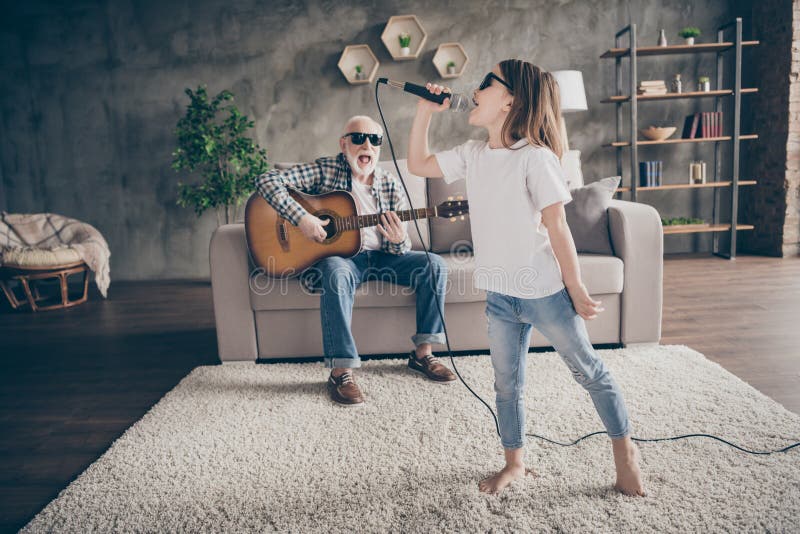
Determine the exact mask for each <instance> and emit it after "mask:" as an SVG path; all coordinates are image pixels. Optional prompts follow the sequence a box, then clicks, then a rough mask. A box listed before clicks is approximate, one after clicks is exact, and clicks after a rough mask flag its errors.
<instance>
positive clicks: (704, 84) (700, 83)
mask: <svg viewBox="0 0 800 534" xmlns="http://www.w3.org/2000/svg"><path fill="white" fill-rule="evenodd" d="M697 89H698V91H711V80H710V79H709V77H708V76H700V77H699V78H697Z"/></svg>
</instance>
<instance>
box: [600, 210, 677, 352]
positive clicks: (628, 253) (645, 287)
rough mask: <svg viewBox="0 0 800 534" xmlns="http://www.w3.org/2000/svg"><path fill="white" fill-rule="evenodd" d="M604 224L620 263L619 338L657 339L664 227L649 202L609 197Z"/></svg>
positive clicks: (622, 339)
mask: <svg viewBox="0 0 800 534" xmlns="http://www.w3.org/2000/svg"><path fill="white" fill-rule="evenodd" d="M608 224H609V232H610V234H611V245H612V246H613V248H614V255H615V256H617V257H618V258H620V259H621V260H622V262H623V264H624V268H623V269H624V270H623V272H624V280H623V286H622V320H621V321H620V341H621V342H622V343H624V344H628V343H650V342H655V343H658V341H659V340H660V339H661V314H662V306H663V286H664V229H663V227H662V226H661V217H660V216H659V214H658V211H656V209H655V208H653V207H652V206H648V205H646V204H640V203H638V202H628V201H625V200H616V199H612V200H611V203H610V204H609V206H608Z"/></svg>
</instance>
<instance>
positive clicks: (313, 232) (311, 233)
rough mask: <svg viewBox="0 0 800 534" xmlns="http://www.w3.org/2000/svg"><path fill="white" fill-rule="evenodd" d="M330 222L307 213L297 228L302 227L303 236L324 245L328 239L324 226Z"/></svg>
mask: <svg viewBox="0 0 800 534" xmlns="http://www.w3.org/2000/svg"><path fill="white" fill-rule="evenodd" d="M329 222H330V221H329V220H328V221H323V220H322V219H319V218H318V217H315V216H314V215H311V214H310V213H306V214H305V215H303V216H302V217H301V218H300V223H299V224H298V225H297V226H299V227H300V231H301V232H303V235H304V236H306V237H307V238H308V239H310V240H311V241H316V242H317V243H322V242H323V241H325V238H326V237H328V234H327V233H326V232H325V228H323V226H325V225H326V224H328V223H329Z"/></svg>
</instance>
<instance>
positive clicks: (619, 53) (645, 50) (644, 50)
mask: <svg viewBox="0 0 800 534" xmlns="http://www.w3.org/2000/svg"><path fill="white" fill-rule="evenodd" d="M728 29H733V30H734V40H733V41H725V40H724V38H725V31H726V30H728ZM625 34H628V48H623V47H622V40H623V37H624V36H625ZM758 44H759V42H758V41H742V19H741V18H737V19H736V20H734V21H732V22H730V23H728V24H725V25H723V26H720V27H719V28H718V29H717V42H715V43H702V44H695V45H673V46H650V47H637V46H636V25H635V24H631V25H629V26H626V27H625V28H623V29H621V30H620V31H618V32H617V33H616V35H615V36H614V46H615V48H612V49H610V50H607V51H606V52H605V53H604V54H603V55H601V56H600V57H601V58H613V59H614V63H615V65H614V87H615V91H616V95H614V96H611V97H609V98H607V99H605V100H602V103H604V104H614V105H615V106H616V141H614V142H612V143H608V144H606V145H603V146H604V147H609V148H614V149H615V150H616V156H617V174H618V175H620V176H623V150H625V149H628V150H629V151H630V152H629V154H630V175H631V178H630V187H620V188H618V189H617V192H618V193H630V200H631V201H633V202H638V199H637V192H638V191H640V190H641V191H658V190H661V191H670V190H675V189H706V188H710V189H711V190H712V191H713V195H714V208H713V216H712V218H713V221H712V223H711V224H703V225H683V226H679V227H673V228H670V227H669V226H667V227H664V234H665V235H671V234H682V233H698V232H713V238H712V252H713V254H714V255H716V256H721V257H724V258H728V259H733V258H735V257H736V232H737V231H741V230H752V229H753V226H752V225H746V224H733V222H734V221H737V218H738V198H739V186H749V185H756V183H757V182H756V180H745V181H740V180H739V144H740V143H741V142H742V141H748V140H754V139H758V135H757V134H748V135H742V134H741V132H740V124H741V105H742V101H741V97H742V95H743V94H755V93H757V92H758V89H757V88H742V74H741V71H742V49H743V48H744V47H752V46H757V45H758ZM728 51H733V52H734V54H735V66H734V86H733V88H731V89H723V88H722V87H721V86H722V83H723V80H722V70H723V65H722V61H723V54H724V53H725V52H728ZM701 53H716V54H717V62H716V89H715V90H713V91H695V92H686V93H667V94H665V95H637V78H638V76H637V62H638V58H639V57H640V56H641V57H647V56H663V55H672V54H701ZM626 57H627V58H629V59H630V76H629V90H630V93H629V94H628V95H626V94H624V93H623V87H622V85H623V79H622V59H623V58H626ZM730 96H732V97H733V99H734V101H733V134H732V135H728V136H721V137H710V138H696V139H665V140H663V141H649V140H648V141H642V140H639V138H638V137H639V133H638V107H639V102H647V101H653V100H676V99H688V98H714V110H715V111H722V99H723V98H727V97H730ZM625 104H629V105H630V141H624V140H623V137H622V135H623V131H622V130H623V117H622V111H623V109H622V106H623V105H625ZM680 143H714V165H713V172H714V174H713V181H712V182H709V183H707V184H688V183H687V184H674V185H662V186H659V187H641V186H638V180H639V177H638V161H639V147H640V146H643V147H645V146H650V145H674V144H680ZM722 143H732V144H733V146H732V150H731V159H732V161H731V164H732V167H731V169H732V177H731V180H729V181H720V166H721V164H722V159H721V146H722ZM637 186H638V187H637ZM723 187H726V188H727V187H730V188H731V222H730V223H723V222H720V221H718V218H719V215H718V209H717V204H718V192H719V191H720V190H721V189H722V188H723ZM721 232H729V233H730V243H731V244H730V252H729V253H724V252H720V250H719V235H720V233H721Z"/></svg>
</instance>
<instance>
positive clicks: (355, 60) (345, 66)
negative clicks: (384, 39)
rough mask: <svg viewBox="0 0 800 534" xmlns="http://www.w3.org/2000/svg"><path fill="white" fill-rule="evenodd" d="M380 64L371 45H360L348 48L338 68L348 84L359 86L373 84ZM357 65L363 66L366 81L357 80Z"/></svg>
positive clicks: (343, 53) (340, 59)
mask: <svg viewBox="0 0 800 534" xmlns="http://www.w3.org/2000/svg"><path fill="white" fill-rule="evenodd" d="M380 64H381V63H380V61H378V58H377V57H375V54H373V53H372V49H370V47H369V45H365V44H360V45H350V46H346V47H345V49H344V51H343V52H342V55H341V57H340V58H339V63H338V66H339V70H340V71H342V75H344V77H345V79H347V82H348V83H351V84H353V85H359V84H363V83H372V80H373V79H374V78H375V74H376V73H377V72H378V67H379V66H380ZM356 65H361V66H362V72H363V73H364V79H362V80H359V79H358V78H356V76H357V74H356Z"/></svg>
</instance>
